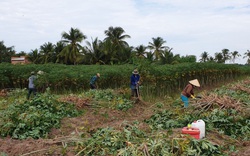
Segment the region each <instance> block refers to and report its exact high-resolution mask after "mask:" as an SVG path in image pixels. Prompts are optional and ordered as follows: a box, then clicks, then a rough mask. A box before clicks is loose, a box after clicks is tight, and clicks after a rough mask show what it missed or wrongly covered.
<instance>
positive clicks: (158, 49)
mask: <svg viewBox="0 0 250 156" xmlns="http://www.w3.org/2000/svg"><path fill="white" fill-rule="evenodd" d="M152 40H153V42H149V45H148V47H149V49H150V50H153V54H154V56H155V59H156V60H159V59H160V57H161V55H162V52H163V51H164V49H165V48H168V47H167V46H163V45H164V44H165V43H166V41H164V40H163V38H161V37H157V38H152Z"/></svg>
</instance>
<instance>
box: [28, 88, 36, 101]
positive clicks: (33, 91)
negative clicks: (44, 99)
mask: <svg viewBox="0 0 250 156" xmlns="http://www.w3.org/2000/svg"><path fill="white" fill-rule="evenodd" d="M31 93H33V94H34V96H36V88H29V91H28V96H27V99H29V98H30V95H31Z"/></svg>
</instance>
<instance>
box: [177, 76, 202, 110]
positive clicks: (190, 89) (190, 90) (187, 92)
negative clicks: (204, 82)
mask: <svg viewBox="0 0 250 156" xmlns="http://www.w3.org/2000/svg"><path fill="white" fill-rule="evenodd" d="M195 87H200V83H199V81H198V80H197V79H194V80H191V81H189V84H188V85H187V86H186V87H185V88H184V89H183V91H182V92H181V100H182V101H183V102H184V108H187V107H188V98H190V97H191V98H193V99H195V96H194V88H195Z"/></svg>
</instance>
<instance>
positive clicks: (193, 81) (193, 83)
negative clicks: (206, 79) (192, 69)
mask: <svg viewBox="0 0 250 156" xmlns="http://www.w3.org/2000/svg"><path fill="white" fill-rule="evenodd" d="M189 83H191V84H192V85H194V86H196V87H200V83H199V81H198V80H197V79H194V80H191V81H189Z"/></svg>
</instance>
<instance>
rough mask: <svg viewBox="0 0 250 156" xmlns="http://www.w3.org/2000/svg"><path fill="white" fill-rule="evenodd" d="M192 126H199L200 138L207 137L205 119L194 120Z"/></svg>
mask: <svg viewBox="0 0 250 156" xmlns="http://www.w3.org/2000/svg"><path fill="white" fill-rule="evenodd" d="M191 127H192V128H199V130H200V139H201V138H204V137H205V122H204V121H203V120H201V119H200V120H197V121H194V122H192V124H191Z"/></svg>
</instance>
